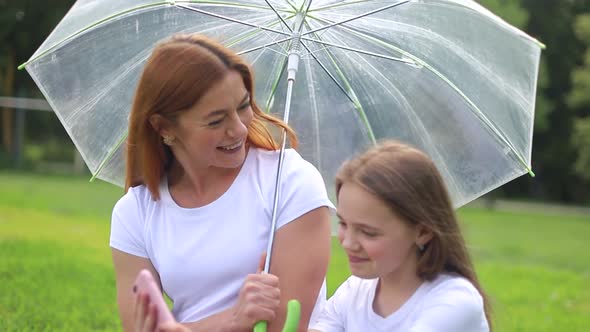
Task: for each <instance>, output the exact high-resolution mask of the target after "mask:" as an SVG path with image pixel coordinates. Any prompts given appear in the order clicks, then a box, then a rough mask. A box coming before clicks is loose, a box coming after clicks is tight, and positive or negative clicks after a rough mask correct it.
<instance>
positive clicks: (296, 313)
mask: <svg viewBox="0 0 590 332" xmlns="http://www.w3.org/2000/svg"><path fill="white" fill-rule="evenodd" d="M300 316H301V305H300V304H299V301H297V300H290V301H289V303H287V318H285V325H284V326H283V332H297V328H298V327H299V318H300ZM266 328H267V323H266V322H265V321H261V322H258V323H256V325H254V332H266Z"/></svg>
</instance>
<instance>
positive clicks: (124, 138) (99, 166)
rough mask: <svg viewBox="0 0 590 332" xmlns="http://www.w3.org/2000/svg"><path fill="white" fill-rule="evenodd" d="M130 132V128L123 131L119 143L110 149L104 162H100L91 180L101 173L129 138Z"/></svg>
mask: <svg viewBox="0 0 590 332" xmlns="http://www.w3.org/2000/svg"><path fill="white" fill-rule="evenodd" d="M128 133H129V131H128V130H125V131H124V132H123V134H122V135H121V137H120V138H119V141H118V142H117V144H115V146H113V148H112V149H111V150H110V151H109V153H108V154H107V156H106V157H105V158H104V159H103V160H102V162H101V163H100V165H98V168H97V169H96V172H92V177H91V178H90V182H92V181H94V180H95V179H96V178H97V177H98V175H99V174H100V172H101V171H102V169H103V168H104V167H105V166H106V164H107V163H108V162H109V161H110V160H111V158H113V156H114V155H115V152H117V150H119V147H120V146H121V145H122V144H123V142H125V140H126V139H127V135H128Z"/></svg>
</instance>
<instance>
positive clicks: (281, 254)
mask: <svg viewBox="0 0 590 332" xmlns="http://www.w3.org/2000/svg"><path fill="white" fill-rule="evenodd" d="M253 96H254V87H253V78H252V73H251V71H250V69H249V67H248V65H247V64H245V63H244V61H243V60H242V59H241V58H240V57H238V56H237V55H236V54H234V53H233V52H232V51H230V50H229V49H227V48H225V47H223V46H222V45H220V44H218V43H216V42H214V41H212V40H210V39H207V38H205V37H203V36H199V35H178V36H174V37H172V38H170V39H168V40H166V41H164V42H162V43H160V44H159V45H157V47H156V48H155V49H154V51H153V53H152V55H151V56H150V58H149V59H148V61H147V64H146V66H145V68H144V71H143V73H142V76H141V78H140V81H139V84H138V86H137V92H136V96H135V100H134V103H133V108H132V110H131V116H130V120H129V136H128V140H127V159H126V162H127V165H126V167H127V173H126V186H125V187H126V188H125V189H126V194H125V195H124V196H123V197H122V198H121V199H120V200H119V201H118V202H117V204H116V206H115V207H114V209H113V215H112V222H111V238H110V246H111V248H112V255H113V262H114V268H115V274H116V283H117V300H118V304H119V311H120V317H121V321H122V324H123V328H124V330H125V331H132V330H134V329H135V328H137V326H135V325H136V324H135V321H134V316H133V315H134V308H135V307H136V306H137V305H138V304H139V305H140V307H141V306H143V307H145V306H146V305H147V302H146V301H147V300H146V299H145V297H135V296H134V295H133V292H132V287H133V281H134V279H135V277H136V276H137V274H138V272H139V271H140V270H142V269H147V270H149V271H150V272H151V273H152V274H153V275H154V277H155V279H156V281H157V282H158V283H159V284H160V285H161V289H162V291H163V292H164V293H166V294H167V295H168V296H169V297H170V299H171V300H172V302H173V304H174V308H173V315H174V318H175V319H176V320H178V321H179V322H181V323H183V324H184V325H185V326H187V327H188V328H190V329H191V330H193V331H238V332H239V331H251V329H252V326H253V325H254V324H255V322H257V321H261V320H265V321H268V322H269V325H268V328H269V331H279V330H280V329H281V328H282V326H283V322H284V319H285V309H286V303H287V301H288V300H289V299H298V300H299V301H300V303H301V324H300V330H301V331H305V330H306V329H307V326H308V324H309V323H310V322H312V321H313V320H314V319H315V318H316V316H317V314H318V312H319V311H320V310H321V309H322V307H323V304H324V302H325V283H324V281H325V275H326V270H327V265H328V260H329V255H330V222H329V219H330V212H329V210H330V208H332V204H331V202H330V201H329V199H328V196H327V193H326V190H325V186H324V182H323V179H322V178H321V175H320V174H319V172H318V171H317V169H316V168H315V167H314V166H313V165H311V164H310V163H308V162H307V161H305V160H304V159H302V158H301V156H300V155H299V154H298V153H297V152H296V151H295V150H293V149H287V150H286V153H285V163H284V168H283V172H282V181H283V185H282V186H281V192H280V201H279V204H278V213H277V216H278V217H277V232H276V235H275V240H276V242H275V244H274V249H273V253H272V262H273V264H272V266H271V269H270V274H260V273H256V271H257V267H258V265H259V261H260V258H261V255H262V254H263V253H264V252H265V250H266V247H267V244H268V237H269V233H270V231H271V230H270V227H271V213H272V209H273V195H274V189H275V178H276V171H277V170H276V169H277V162H278V157H279V152H278V148H279V144H278V143H277V142H276V141H275V139H274V138H273V136H272V135H271V130H272V129H279V130H280V129H284V130H286V132H287V134H288V137H289V140H290V143H291V146H293V147H296V145H297V140H296V137H295V133H294V132H293V130H292V129H291V128H289V127H288V126H287V125H286V124H285V123H283V122H282V121H280V120H279V119H276V118H274V117H272V116H270V115H268V114H265V113H263V112H262V111H261V110H260V108H258V106H257V105H256V103H255V102H254V99H253ZM279 289H280V292H279ZM138 299H139V301H140V303H136V302H137V301H138Z"/></svg>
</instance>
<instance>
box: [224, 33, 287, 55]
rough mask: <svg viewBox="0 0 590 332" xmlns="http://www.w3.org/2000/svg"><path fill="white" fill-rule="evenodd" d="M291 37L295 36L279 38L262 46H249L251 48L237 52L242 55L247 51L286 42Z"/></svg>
mask: <svg viewBox="0 0 590 332" xmlns="http://www.w3.org/2000/svg"><path fill="white" fill-rule="evenodd" d="M291 39H293V38H292V37H287V38H283V39H279V40H276V41H273V42H270V43H268V44H264V45H261V46H256V47H253V48H249V49H247V50H244V51H240V52H238V53H236V54H237V55H242V54H246V53H250V52H254V51H258V50H260V49H263V48H267V47H270V46H273V45H276V44H280V43H284V42H286V41H289V40H291Z"/></svg>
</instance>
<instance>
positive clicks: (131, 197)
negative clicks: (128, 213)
mask: <svg viewBox="0 0 590 332" xmlns="http://www.w3.org/2000/svg"><path fill="white" fill-rule="evenodd" d="M153 202H154V200H153V198H152V194H151V193H150V191H149V190H148V188H147V187H146V186H145V185H143V184H142V185H138V186H135V187H130V188H129V189H128V190H127V192H126V193H125V194H124V195H123V196H121V198H119V200H118V201H117V203H116V204H115V207H114V210H115V211H118V210H129V209H140V210H141V209H145V208H146V206H147V205H149V204H152V203H153Z"/></svg>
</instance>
